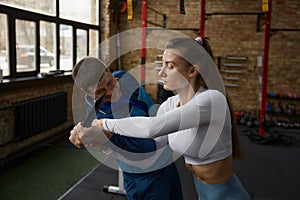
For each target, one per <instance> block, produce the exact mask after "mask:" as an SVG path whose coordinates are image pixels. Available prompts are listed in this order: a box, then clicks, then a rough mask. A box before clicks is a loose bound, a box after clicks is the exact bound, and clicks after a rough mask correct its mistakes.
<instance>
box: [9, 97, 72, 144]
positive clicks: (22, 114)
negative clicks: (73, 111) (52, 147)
mask: <svg viewBox="0 0 300 200" xmlns="http://www.w3.org/2000/svg"><path fill="white" fill-rule="evenodd" d="M13 109H14V118H15V133H14V140H20V139H25V138H28V137H30V136H33V135H35V134H38V133H40V132H43V131H45V130H47V129H49V128H52V127H55V126H57V125H59V124H62V123H64V122H66V121H67V93H66V92H58V93H55V94H51V95H46V96H42V97H38V98H34V99H29V100H26V101H21V102H17V103H15V104H13Z"/></svg>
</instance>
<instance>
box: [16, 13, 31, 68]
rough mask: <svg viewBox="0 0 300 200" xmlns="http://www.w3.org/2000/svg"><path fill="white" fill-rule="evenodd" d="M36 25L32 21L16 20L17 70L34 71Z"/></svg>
mask: <svg viewBox="0 0 300 200" xmlns="http://www.w3.org/2000/svg"><path fill="white" fill-rule="evenodd" d="M35 31H36V25H35V23H34V22H33V21H27V20H19V19H17V20H16V58H17V72H24V71H34V70H35V69H36V65H35V60H36V56H35V51H36V49H35V41H36V39H35V38H36V36H35Z"/></svg>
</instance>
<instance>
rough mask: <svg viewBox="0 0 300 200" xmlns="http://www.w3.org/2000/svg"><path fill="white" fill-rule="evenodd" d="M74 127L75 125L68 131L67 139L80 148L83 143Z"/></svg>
mask: <svg viewBox="0 0 300 200" xmlns="http://www.w3.org/2000/svg"><path fill="white" fill-rule="evenodd" d="M75 128H76V126H74V128H73V130H71V132H70V137H69V141H70V142H71V143H72V144H74V146H76V147H77V148H81V147H82V146H83V143H82V141H81V139H80V137H79V136H78V134H77V131H76V129H75Z"/></svg>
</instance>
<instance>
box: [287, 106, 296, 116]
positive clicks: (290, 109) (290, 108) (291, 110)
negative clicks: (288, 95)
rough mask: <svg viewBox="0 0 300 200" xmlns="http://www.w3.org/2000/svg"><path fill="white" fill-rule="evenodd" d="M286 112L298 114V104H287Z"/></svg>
mask: <svg viewBox="0 0 300 200" xmlns="http://www.w3.org/2000/svg"><path fill="white" fill-rule="evenodd" d="M286 113H287V114H288V115H295V114H296V105H295V104H287V110H286Z"/></svg>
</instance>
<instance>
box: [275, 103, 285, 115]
mask: <svg viewBox="0 0 300 200" xmlns="http://www.w3.org/2000/svg"><path fill="white" fill-rule="evenodd" d="M275 112H276V113H277V114H282V113H283V107H282V104H281V102H278V104H277V107H276V108H275Z"/></svg>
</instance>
